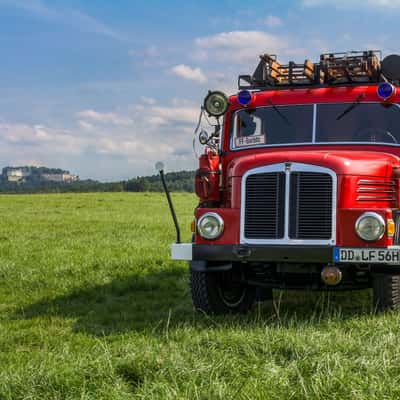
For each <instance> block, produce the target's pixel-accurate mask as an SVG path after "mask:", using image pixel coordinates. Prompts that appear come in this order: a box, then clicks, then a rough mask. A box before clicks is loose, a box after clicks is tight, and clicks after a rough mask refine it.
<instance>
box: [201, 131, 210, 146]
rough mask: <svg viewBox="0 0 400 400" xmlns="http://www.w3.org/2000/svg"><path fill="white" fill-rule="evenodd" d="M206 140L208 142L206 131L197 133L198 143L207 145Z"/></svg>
mask: <svg viewBox="0 0 400 400" xmlns="http://www.w3.org/2000/svg"><path fill="white" fill-rule="evenodd" d="M208 140H209V136H208V133H207V132H206V131H204V130H202V131H201V132H200V133H199V142H200V143H201V144H203V145H204V144H207V143H208Z"/></svg>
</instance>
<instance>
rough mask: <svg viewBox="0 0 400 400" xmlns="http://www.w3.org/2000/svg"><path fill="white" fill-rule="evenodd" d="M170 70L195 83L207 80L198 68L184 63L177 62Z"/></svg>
mask: <svg viewBox="0 0 400 400" xmlns="http://www.w3.org/2000/svg"><path fill="white" fill-rule="evenodd" d="M171 72H172V73H173V74H175V75H176V76H179V77H181V78H183V79H187V80H190V81H194V82H197V83H206V82H207V77H206V76H205V74H204V72H203V71H202V70H201V69H200V68H192V67H189V66H188V65H185V64H179V65H175V67H173V68H171Z"/></svg>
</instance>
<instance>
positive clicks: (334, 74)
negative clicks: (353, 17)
mask: <svg viewBox="0 0 400 400" xmlns="http://www.w3.org/2000/svg"><path fill="white" fill-rule="evenodd" d="M381 58H382V54H381V51H379V50H368V51H350V52H347V53H326V54H321V56H320V60H319V62H317V63H314V62H312V61H310V60H305V61H304V63H301V64H296V63H295V62H294V61H290V62H289V63H288V64H282V63H280V62H279V61H278V60H277V57H276V56H275V55H270V54H262V55H261V56H260V62H259V64H258V66H257V68H256V70H255V71H254V73H253V75H240V76H239V82H238V86H239V89H250V90H254V89H261V90H266V89H277V88H285V87H294V86H309V87H310V86H311V87H312V86H334V85H357V84H363V83H365V84H368V83H379V82H385V81H390V82H391V83H393V84H397V83H398V81H399V80H400V56H397V55H391V56H388V57H386V58H385V59H384V60H383V61H381Z"/></svg>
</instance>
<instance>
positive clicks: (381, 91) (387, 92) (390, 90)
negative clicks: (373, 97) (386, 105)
mask: <svg viewBox="0 0 400 400" xmlns="http://www.w3.org/2000/svg"><path fill="white" fill-rule="evenodd" d="M376 93H377V95H378V96H379V97H380V98H381V99H383V100H387V99H389V98H390V97H392V96H393V95H394V94H395V93H396V88H395V87H394V86H393V85H392V84H391V83H389V82H383V83H381V84H380V85H379V86H378V88H377V89H376Z"/></svg>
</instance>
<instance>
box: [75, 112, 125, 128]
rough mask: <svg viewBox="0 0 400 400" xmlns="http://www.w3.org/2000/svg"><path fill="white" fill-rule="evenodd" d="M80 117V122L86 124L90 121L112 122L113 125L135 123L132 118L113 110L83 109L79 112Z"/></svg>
mask: <svg viewBox="0 0 400 400" xmlns="http://www.w3.org/2000/svg"><path fill="white" fill-rule="evenodd" d="M77 116H78V118H80V120H81V121H80V122H81V123H82V122H83V123H84V126H85V122H86V123H89V124H90V122H97V123H101V124H111V125H123V126H126V125H131V124H132V123H133V121H132V119H131V118H128V117H126V116H122V115H119V114H116V113H112V112H106V113H103V112H98V111H95V110H83V111H80V112H79V113H78V114H77ZM88 127H89V126H88V125H86V128H88Z"/></svg>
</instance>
